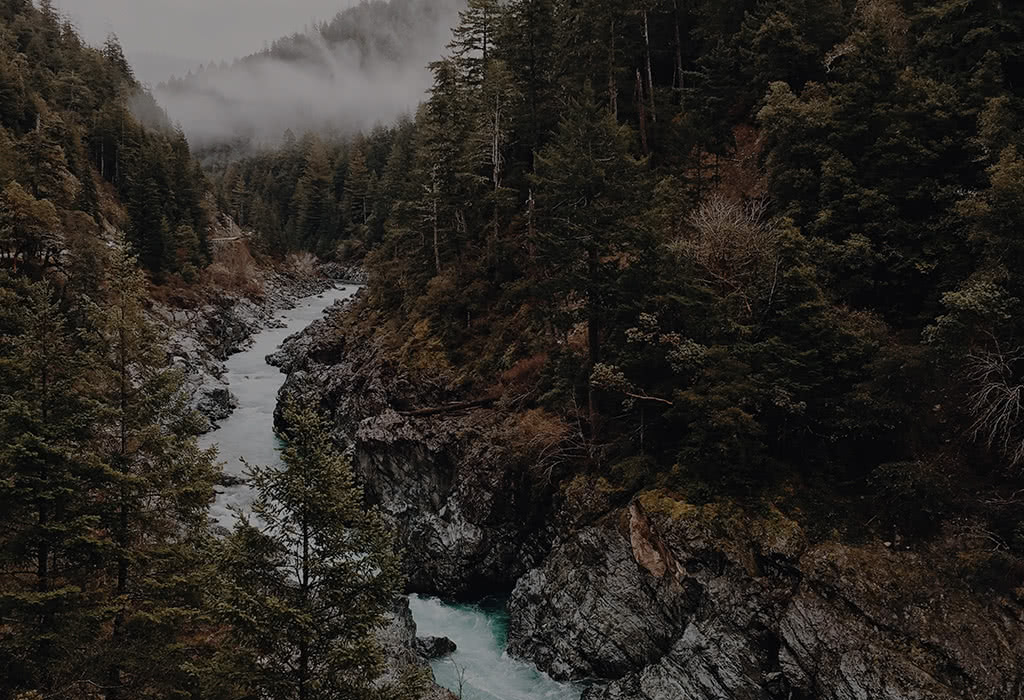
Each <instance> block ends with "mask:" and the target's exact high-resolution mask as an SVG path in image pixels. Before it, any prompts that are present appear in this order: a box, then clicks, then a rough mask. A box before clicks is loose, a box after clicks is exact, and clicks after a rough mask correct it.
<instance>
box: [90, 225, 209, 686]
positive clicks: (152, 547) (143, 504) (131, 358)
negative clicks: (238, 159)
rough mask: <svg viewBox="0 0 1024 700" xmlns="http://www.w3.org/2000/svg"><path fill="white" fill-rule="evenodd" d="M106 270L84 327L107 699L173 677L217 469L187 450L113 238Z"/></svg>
mask: <svg viewBox="0 0 1024 700" xmlns="http://www.w3.org/2000/svg"><path fill="white" fill-rule="evenodd" d="M107 275H108V276H107V280H106V285H107V288H106V294H107V301H106V304H105V306H103V307H101V308H98V309H97V318H96V322H95V323H96V328H97V334H98V335H97V337H96V342H97V345H98V347H102V348H103V349H104V351H103V354H102V356H101V357H100V358H99V366H98V368H97V371H98V372H99V377H98V379H99V381H98V384H97V387H96V388H97V400H98V401H99V402H100V405H101V406H102V409H103V417H102V423H101V426H102V428H101V431H102V432H101V435H100V439H99V444H98V449H99V452H100V457H101V459H102V460H103V462H104V464H105V465H106V468H107V478H108V480H109V486H108V487H107V493H106V494H105V496H104V498H103V499H102V505H103V507H102V509H101V510H100V512H99V515H100V517H101V523H102V527H103V529H104V530H105V531H107V532H109V533H110V538H111V540H112V542H111V546H110V550H109V560H108V562H107V566H108V574H109V576H110V580H111V581H112V582H113V583H112V588H111V590H110V592H109V594H110V599H109V603H108V606H109V610H110V615H111V619H110V624H111V625H112V627H111V633H110V638H109V641H108V642H107V643H106V644H105V645H103V647H102V648H101V649H99V650H98V651H99V653H100V655H99V657H98V658H99V659H101V660H102V661H101V664H102V666H103V667H104V668H105V671H106V677H105V679H103V680H104V682H103V684H104V685H106V686H108V688H109V690H108V694H107V697H108V698H117V697H137V696H138V695H139V694H141V693H143V692H144V691H146V692H148V691H149V690H150V689H152V688H153V687H154V686H155V687H157V688H160V687H162V686H163V687H166V685H164V684H167V685H169V686H171V687H174V686H175V685H177V684H179V683H180V682H181V681H180V679H179V678H176V677H175V676H176V674H180V673H182V669H181V665H182V664H184V663H185V661H186V660H187V654H186V652H187V649H186V648H183V646H182V645H181V635H182V634H184V633H185V632H186V631H187V627H188V625H189V624H191V622H192V621H193V620H194V618H195V616H196V615H198V601H199V600H200V597H199V594H198V590H197V589H196V587H197V586H198V580H197V576H198V574H199V573H200V570H199V569H198V568H197V565H198V559H199V555H198V552H197V550H198V543H201V542H202V540H203V539H204V537H205V536H206V534H205V533H206V532H207V519H208V510H209V506H210V503H211V501H212V499H213V484H214V480H215V478H216V476H217V469H216V467H215V463H214V457H213V454H212V453H211V452H209V451H203V450H200V449H199V447H198V446H197V443H196V436H197V435H198V434H199V431H200V429H201V422H200V420H199V416H198V415H197V414H196V413H195V412H194V411H192V410H191V409H190V408H189V407H188V403H187V401H186V399H185V397H184V396H183V394H182V392H181V382H182V378H181V374H180V372H179V371H178V370H175V369H171V368H169V367H168V366H167V360H166V353H165V351H164V349H163V346H162V343H161V338H160V336H159V335H158V334H157V332H156V330H155V329H154V328H153V326H152V325H151V323H150V322H149V321H148V320H147V318H146V315H145V305H146V292H147V287H146V281H145V277H144V276H143V274H142V272H141V271H140V270H139V268H138V267H137V264H136V259H135V258H134V257H132V256H131V255H130V254H129V252H128V251H127V249H126V246H125V244H124V242H123V241H122V242H121V245H119V246H118V247H117V248H116V249H115V250H114V251H113V253H112V260H111V262H110V264H109V266H108V270H107ZM183 655H184V656H186V658H185V659H183V658H182V657H183Z"/></svg>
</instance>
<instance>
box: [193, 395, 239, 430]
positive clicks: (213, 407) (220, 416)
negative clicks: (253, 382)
mask: <svg viewBox="0 0 1024 700" xmlns="http://www.w3.org/2000/svg"><path fill="white" fill-rule="evenodd" d="M236 408H238V399H237V398H235V395H234V394H232V393H231V392H230V391H229V390H228V389H227V388H226V387H213V388H209V389H204V390H203V391H202V392H201V395H200V397H199V401H198V402H197V403H196V410H197V411H199V412H200V413H202V414H203V415H204V416H206V417H207V418H208V419H209V420H211V421H213V422H214V423H216V422H217V421H221V420H224V419H225V418H227V417H228V416H230V415H231V414H232V412H234V410H235V409H236Z"/></svg>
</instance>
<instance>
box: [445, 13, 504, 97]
mask: <svg viewBox="0 0 1024 700" xmlns="http://www.w3.org/2000/svg"><path fill="white" fill-rule="evenodd" d="M500 19H501V6H500V5H499V3H498V0H469V3H468V5H467V7H466V9H465V10H462V11H461V12H459V24H458V26H457V27H455V29H454V30H453V31H452V41H451V43H450V44H449V45H448V49H449V50H450V51H451V52H452V59H453V60H454V62H455V65H456V66H457V67H458V70H459V75H460V78H461V80H462V81H463V84H464V85H466V86H469V87H478V86H480V85H482V84H483V82H484V80H485V79H486V75H487V70H488V68H487V66H488V63H489V62H490V61H491V59H492V58H493V57H494V55H493V54H494V42H495V36H496V34H497V33H498V31H497V28H498V25H499V22H500Z"/></svg>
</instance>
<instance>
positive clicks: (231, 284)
mask: <svg viewBox="0 0 1024 700" xmlns="http://www.w3.org/2000/svg"><path fill="white" fill-rule="evenodd" d="M204 281H205V282H206V283H207V284H209V285H211V286H213V287H217V288H219V289H223V290H224V291H226V292H233V293H238V294H244V295H245V296H247V297H250V298H253V299H258V298H260V297H262V296H263V274H262V272H261V270H260V267H259V265H258V264H257V262H256V259H255V258H254V257H253V256H252V252H251V251H250V250H249V244H248V243H247V242H245V241H244V240H237V241H229V242H226V243H223V244H218V245H216V246H215V247H214V251H213V262H212V263H211V264H210V266H209V267H207V268H206V274H205V280H204Z"/></svg>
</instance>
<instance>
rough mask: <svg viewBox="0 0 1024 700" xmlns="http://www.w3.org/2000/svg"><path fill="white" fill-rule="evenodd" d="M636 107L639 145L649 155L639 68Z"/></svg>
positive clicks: (637, 70)
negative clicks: (638, 118)
mask: <svg viewBox="0 0 1024 700" xmlns="http://www.w3.org/2000/svg"><path fill="white" fill-rule="evenodd" d="M636 109H637V113H638V114H639V117H640V145H641V146H642V147H643V149H644V155H645V156H649V155H651V149H650V147H649V145H648V143H647V113H646V112H647V110H646V109H645V108H644V81H643V78H641V77H640V69H639V68H637V69H636Z"/></svg>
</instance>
